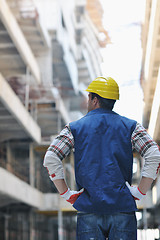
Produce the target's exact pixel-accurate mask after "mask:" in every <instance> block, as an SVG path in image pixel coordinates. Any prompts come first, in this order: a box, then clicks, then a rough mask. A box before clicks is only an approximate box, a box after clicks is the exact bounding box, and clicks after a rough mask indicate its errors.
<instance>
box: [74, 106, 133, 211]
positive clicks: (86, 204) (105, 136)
mask: <svg viewBox="0 0 160 240" xmlns="http://www.w3.org/2000/svg"><path fill="white" fill-rule="evenodd" d="M135 127H136V121H134V120H130V119H128V118H125V117H122V116H120V115H118V114H117V113H115V112H113V111H110V110H105V109H102V108H98V109H95V110H93V111H90V112H89V113H87V115H86V116H84V117H83V118H81V119H80V120H78V121H75V122H71V123H70V128H71V132H72V134H73V136H74V141H75V145H74V146H75V178H76V183H77V186H78V189H81V188H84V189H85V191H84V192H83V193H82V194H81V195H80V196H79V198H78V199H77V200H76V202H75V203H74V205H73V206H74V208H75V209H77V210H78V211H82V212H87V213H100V214H113V213H118V212H131V211H135V210H137V207H136V204H135V200H134V199H133V197H132V196H131V194H130V191H129V189H128V188H127V187H126V185H125V181H128V182H129V183H130V184H131V181H132V166H133V154H132V144H131V135H132V133H133V131H134V129H135Z"/></svg>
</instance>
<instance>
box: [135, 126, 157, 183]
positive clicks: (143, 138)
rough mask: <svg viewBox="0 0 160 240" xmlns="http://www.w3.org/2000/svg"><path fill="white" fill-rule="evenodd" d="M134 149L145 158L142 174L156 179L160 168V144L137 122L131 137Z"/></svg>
mask: <svg viewBox="0 0 160 240" xmlns="http://www.w3.org/2000/svg"><path fill="white" fill-rule="evenodd" d="M131 142H132V149H133V150H136V151H137V152H138V153H140V155H141V156H142V157H143V158H144V166H143V169H142V176H144V177H149V178H152V179H156V177H157V173H158V169H159V168H160V151H159V146H158V145H157V143H156V142H155V141H153V139H152V137H151V136H150V135H149V134H148V133H147V131H146V129H145V128H144V127H143V126H142V125H141V124H139V123H137V125H136V128H135V130H134V131H133V133H132V137H131Z"/></svg>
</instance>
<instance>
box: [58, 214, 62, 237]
mask: <svg viewBox="0 0 160 240" xmlns="http://www.w3.org/2000/svg"><path fill="white" fill-rule="evenodd" d="M58 240H63V214H62V211H61V209H59V210H58Z"/></svg>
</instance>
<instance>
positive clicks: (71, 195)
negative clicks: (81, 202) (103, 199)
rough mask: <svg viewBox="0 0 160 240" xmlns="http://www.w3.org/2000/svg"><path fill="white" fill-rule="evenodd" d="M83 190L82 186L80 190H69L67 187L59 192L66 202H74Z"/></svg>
mask: <svg viewBox="0 0 160 240" xmlns="http://www.w3.org/2000/svg"><path fill="white" fill-rule="evenodd" d="M83 192H84V188H82V189H81V190H80V191H71V190H70V189H69V188H68V190H67V191H66V192H64V193H62V194H60V195H61V196H62V197H63V198H64V199H65V200H66V201H67V202H69V203H71V204H74V203H75V201H76V200H77V198H78V197H79V196H80V195H81V194H82V193H83Z"/></svg>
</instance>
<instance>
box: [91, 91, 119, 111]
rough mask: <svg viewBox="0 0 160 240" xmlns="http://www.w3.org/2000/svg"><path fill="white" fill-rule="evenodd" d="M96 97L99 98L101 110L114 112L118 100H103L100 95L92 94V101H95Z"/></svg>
mask: <svg viewBox="0 0 160 240" xmlns="http://www.w3.org/2000/svg"><path fill="white" fill-rule="evenodd" d="M95 97H97V98H98V100H99V105H100V107H101V108H104V109H108V110H112V109H113V107H114V104H115V102H116V100H113V99H108V98H103V97H101V96H99V95H98V94H96V93H91V98H92V100H93V99H94V98H95Z"/></svg>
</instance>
